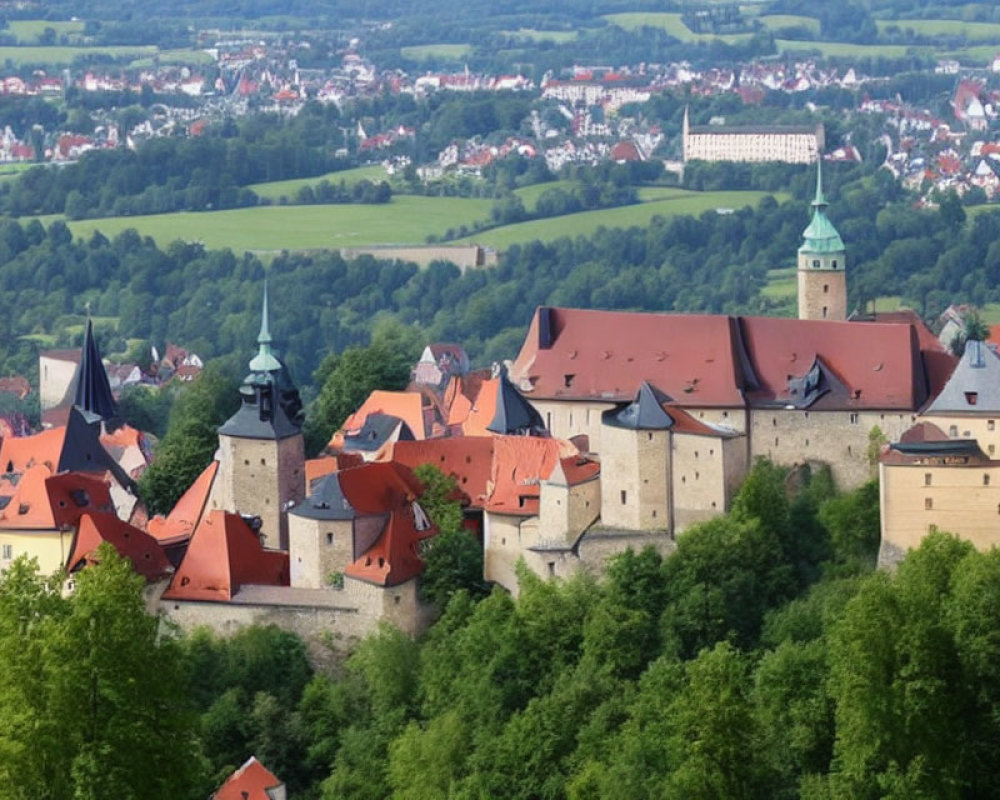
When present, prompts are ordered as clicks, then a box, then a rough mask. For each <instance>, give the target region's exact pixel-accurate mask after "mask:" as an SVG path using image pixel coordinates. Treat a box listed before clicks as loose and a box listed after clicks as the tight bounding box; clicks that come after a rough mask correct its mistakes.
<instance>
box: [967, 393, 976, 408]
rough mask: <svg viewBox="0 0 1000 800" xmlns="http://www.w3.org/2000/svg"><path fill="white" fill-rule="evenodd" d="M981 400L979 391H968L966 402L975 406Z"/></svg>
mask: <svg viewBox="0 0 1000 800" xmlns="http://www.w3.org/2000/svg"><path fill="white" fill-rule="evenodd" d="M978 401H979V392H966V393H965V402H966V403H968V404H969V405H970V406H974V405H975V404H976V403H977V402H978Z"/></svg>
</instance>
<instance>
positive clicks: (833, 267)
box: [798, 157, 847, 320]
mask: <svg viewBox="0 0 1000 800" xmlns="http://www.w3.org/2000/svg"><path fill="white" fill-rule="evenodd" d="M828 205H829V203H827V202H826V197H825V196H824V195H823V161H822V157H820V159H819V160H818V161H817V163H816V197H815V199H813V201H812V219H811V220H810V221H809V225H808V227H807V228H806V229H805V230H804V231H803V232H802V238H803V240H804V241H803V242H802V246H801V247H800V248H799V259H798V279H799V280H798V283H799V319H832V320H845V319H847V273H846V271H845V267H846V265H847V253H846V251H845V250H844V242H843V240H842V239H841V238H840V234H839V233H837V229H836V228H835V227H834V226H833V223H832V222H830V220H829V218H828V217H827V216H826V209H827V206H828Z"/></svg>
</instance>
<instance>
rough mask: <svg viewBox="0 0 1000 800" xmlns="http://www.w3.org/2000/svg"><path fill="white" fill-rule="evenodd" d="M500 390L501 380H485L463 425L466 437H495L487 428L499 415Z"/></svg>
mask: <svg viewBox="0 0 1000 800" xmlns="http://www.w3.org/2000/svg"><path fill="white" fill-rule="evenodd" d="M499 388H500V379H499V378H489V379H487V380H484V381H483V382H482V383H481V384H480V386H479V392H478V393H477V394H476V399H475V400H474V401H473V402H472V404H471V407H470V408H469V413H468V415H467V416H466V418H465V421H464V422H463V423H462V433H463V434H464V435H466V436H493V432H492V431H489V430H487V427H488V426H489V424H490V423H491V422H493V417H494V416H495V415H496V413H497V391H498V390H499Z"/></svg>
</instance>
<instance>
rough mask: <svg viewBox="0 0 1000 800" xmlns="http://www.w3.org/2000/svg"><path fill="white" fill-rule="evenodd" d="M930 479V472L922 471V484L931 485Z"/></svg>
mask: <svg viewBox="0 0 1000 800" xmlns="http://www.w3.org/2000/svg"><path fill="white" fill-rule="evenodd" d="M932 479H933V478H932V476H931V473H929V472H925V473H924V486H930V485H931V480H932Z"/></svg>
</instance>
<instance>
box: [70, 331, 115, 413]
mask: <svg viewBox="0 0 1000 800" xmlns="http://www.w3.org/2000/svg"><path fill="white" fill-rule="evenodd" d="M73 405H75V406H79V407H80V408H82V409H83V410H84V411H87V412H90V413H91V414H95V415H97V416H98V417H99V418H101V419H111V418H112V417H114V416H115V415H116V414H117V413H118V408H117V406H116V405H115V398H114V396H113V395H112V394H111V384H110V382H109V381H108V373H107V372H106V371H105V369H104V362H103V361H102V360H101V351H100V350H99V349H98V347H97V342H96V341H95V340H94V326H93V323H92V322H91V320H89V319H88V320H87V333H86V335H85V336H84V339H83V351H82V353H81V357H80V365H79V366H78V367H77V370H76V390H75V392H74V396H73Z"/></svg>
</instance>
